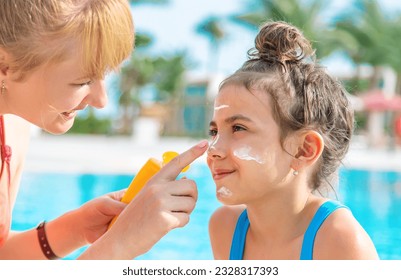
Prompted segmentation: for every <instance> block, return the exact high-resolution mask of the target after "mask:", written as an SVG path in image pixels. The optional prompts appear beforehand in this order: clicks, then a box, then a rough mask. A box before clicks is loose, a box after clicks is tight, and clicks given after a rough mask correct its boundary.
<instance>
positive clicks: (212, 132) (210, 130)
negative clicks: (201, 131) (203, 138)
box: [209, 128, 217, 137]
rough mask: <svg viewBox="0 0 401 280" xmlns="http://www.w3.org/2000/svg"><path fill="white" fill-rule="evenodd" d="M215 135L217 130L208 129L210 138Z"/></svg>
mask: <svg viewBox="0 0 401 280" xmlns="http://www.w3.org/2000/svg"><path fill="white" fill-rule="evenodd" d="M216 135H217V129H214V128H213V129H212V128H211V129H209V136H212V137H214V136H216Z"/></svg>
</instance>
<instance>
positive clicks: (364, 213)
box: [12, 164, 401, 260]
mask: <svg viewBox="0 0 401 280" xmlns="http://www.w3.org/2000/svg"><path fill="white" fill-rule="evenodd" d="M186 176H187V177H189V178H192V179H195V180H196V181H197V184H198V188H199V199H198V203H197V206H196V208H195V210H194V212H193V213H192V215H191V220H190V222H189V224H188V225H187V226H186V227H184V228H179V229H175V230H173V231H171V232H170V233H168V234H167V235H166V236H165V237H164V238H163V239H162V240H161V241H160V242H159V243H157V244H156V245H155V246H154V247H153V248H152V249H151V250H150V251H149V252H148V253H146V254H145V255H143V256H141V257H139V258H138V259H141V260H150V259H152V260H169V259H171V260H180V259H189V260H209V259H213V256H212V252H211V248H210V243H209V237H208V220H209V217H210V215H211V213H212V212H213V211H214V209H216V208H217V207H219V206H220V204H219V202H218V201H217V200H216V198H215V189H214V184H213V180H212V179H211V177H210V174H209V171H208V169H207V167H206V166H205V165H203V164H199V165H193V166H192V168H191V169H190V170H189V171H188V172H187V173H186ZM132 178H133V175H107V174H106V175H104V174H102V175H98V174H64V173H63V174H55V173H51V174H45V173H26V174H25V175H24V176H23V178H22V182H21V188H20V193H19V196H18V198H17V202H16V205H15V208H14V212H13V221H12V229H13V230H25V229H30V228H32V227H35V226H36V225H37V224H38V223H39V222H40V221H42V220H51V219H53V218H55V217H58V216H59V215H61V214H63V213H65V212H66V211H68V210H71V209H74V208H77V207H79V206H80V205H81V204H83V203H84V202H86V201H88V200H90V199H92V198H94V197H97V196H99V195H102V194H105V193H108V192H111V191H115V190H119V189H122V188H125V187H126V186H127V185H128V184H129V183H130V182H131V180H132ZM338 196H339V198H340V200H341V201H343V202H344V203H345V204H346V205H348V206H349V207H350V209H351V210H352V212H353V214H354V216H355V217H356V218H357V219H358V220H359V222H360V223H361V224H362V226H363V227H364V228H365V229H366V231H367V232H368V234H369V235H370V236H371V238H372V240H373V242H374V243H375V245H376V248H377V250H378V252H379V256H380V258H381V259H385V260H401V174H400V173H396V172H379V171H377V172H376V171H375V172H373V171H365V170H351V169H343V170H341V173H340V189H339V192H338ZM122 241H123V240H122ZM84 249H85V248H82V249H80V250H77V251H76V252H74V253H72V254H71V255H69V256H67V257H66V259H74V258H76V257H77V256H78V255H79V254H80V253H81V252H82V250H84Z"/></svg>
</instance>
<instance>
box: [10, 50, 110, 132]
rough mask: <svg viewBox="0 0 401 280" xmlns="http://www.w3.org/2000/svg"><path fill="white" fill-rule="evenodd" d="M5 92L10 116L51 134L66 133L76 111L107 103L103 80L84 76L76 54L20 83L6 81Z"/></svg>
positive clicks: (43, 66) (43, 68)
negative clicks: (26, 121)
mask: <svg viewBox="0 0 401 280" xmlns="http://www.w3.org/2000/svg"><path fill="white" fill-rule="evenodd" d="M7 93H8V95H9V96H7V98H8V101H7V103H8V104H7V106H8V110H9V111H10V113H12V114H15V115H18V116H20V117H22V118H24V119H26V120H28V121H29V122H31V123H33V124H35V125H37V126H39V127H41V128H43V129H44V130H46V131H48V132H50V133H53V134H61V133H65V132H66V131H68V130H69V129H70V128H71V126H72V125H73V122H74V119H75V117H76V115H77V111H79V110H83V109H84V108H85V107H86V106H92V107H95V108H103V107H104V106H105V105H106V103H107V96H106V91H105V86H104V81H103V80H94V79H92V78H91V77H87V76H85V74H84V73H83V71H82V67H81V58H80V56H79V55H77V54H75V53H71V54H70V55H69V56H68V58H67V59H65V60H63V61H62V62H60V63H53V64H44V65H42V66H40V67H38V68H37V69H35V70H34V72H32V73H29V74H28V75H27V76H26V77H25V79H23V80H22V81H14V80H13V79H7Z"/></svg>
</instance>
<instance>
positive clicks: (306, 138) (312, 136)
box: [294, 130, 324, 170]
mask: <svg viewBox="0 0 401 280" xmlns="http://www.w3.org/2000/svg"><path fill="white" fill-rule="evenodd" d="M300 137H301V139H300V146H299V147H298V152H297V154H296V155H295V158H296V159H297V160H298V161H301V162H302V165H304V166H309V165H312V164H313V163H315V162H316V161H317V160H318V159H319V157H320V155H321V154H322V152H323V149H324V140H323V137H322V136H321V135H320V134H319V133H318V132H316V131H314V130H309V131H308V132H306V133H304V134H302V136H300ZM294 160H295V159H294ZM299 165H300V163H297V164H296V166H297V167H298V166H299ZM294 169H295V170H298V169H299V167H298V168H294Z"/></svg>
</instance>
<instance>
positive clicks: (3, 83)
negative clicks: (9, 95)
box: [1, 80, 6, 94]
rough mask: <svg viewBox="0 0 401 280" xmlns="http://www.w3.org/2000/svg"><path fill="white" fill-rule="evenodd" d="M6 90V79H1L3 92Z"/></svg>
mask: <svg viewBox="0 0 401 280" xmlns="http://www.w3.org/2000/svg"><path fill="white" fill-rule="evenodd" d="M5 91H6V83H5V82H4V80H2V81H1V94H4V92H5Z"/></svg>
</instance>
